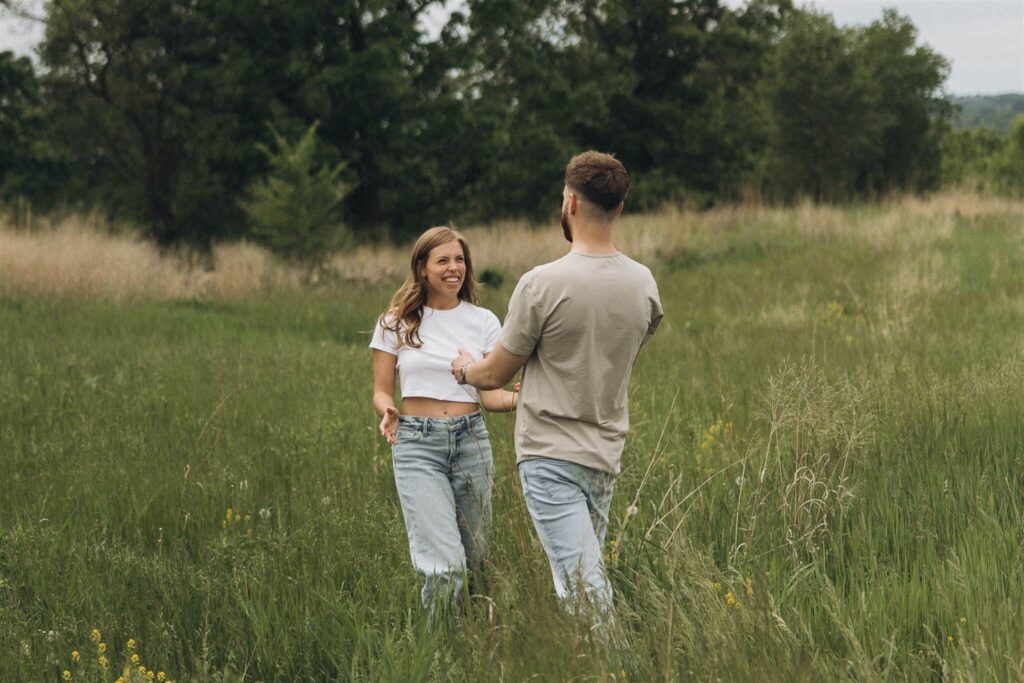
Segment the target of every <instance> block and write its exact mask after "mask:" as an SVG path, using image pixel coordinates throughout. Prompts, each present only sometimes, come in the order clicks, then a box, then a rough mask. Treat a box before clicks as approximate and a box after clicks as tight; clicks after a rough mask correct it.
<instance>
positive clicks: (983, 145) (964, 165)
mask: <svg viewBox="0 0 1024 683" xmlns="http://www.w3.org/2000/svg"><path fill="white" fill-rule="evenodd" d="M1005 146H1006V136H1005V135H1002V134H1000V133H999V131H997V130H995V129H994V128H974V129H968V130H954V131H952V132H951V133H950V134H949V135H947V136H946V137H945V138H944V139H943V141H942V184H943V185H945V186H957V185H965V186H969V187H972V188H973V189H975V190H978V191H985V190H987V189H990V188H992V187H993V181H995V179H996V167H997V166H998V164H999V162H1000V161H1001V159H1002V154H1003V150H1004V148H1005Z"/></svg>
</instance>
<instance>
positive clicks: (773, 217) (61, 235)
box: [0, 194, 1024, 315]
mask: <svg viewBox="0 0 1024 683" xmlns="http://www.w3.org/2000/svg"><path fill="white" fill-rule="evenodd" d="M992 213H1005V214H1009V215H1013V216H1020V217H1021V219H1022V224H1024V204H1021V203H1019V202H1012V201H1007V200H1001V199H995V198H989V197H980V196H977V195H970V194H944V195H939V196H936V197H932V198H914V197H907V198H901V199H897V200H894V201H893V202H892V203H890V204H887V205H885V206H884V210H882V209H879V210H870V209H869V210H866V211H854V212H851V211H849V210H847V209H842V208H837V207H831V206H815V205H813V204H809V203H807V204H802V205H799V206H797V207H796V208H789V209H780V208H769V207H759V206H733V207H723V208H719V209H715V210H712V211H707V212H703V213H696V212H693V211H685V210H679V209H674V208H667V209H665V210H662V211H660V212H658V213H652V214H642V215H631V216H626V217H624V218H623V219H622V220H621V222H620V224H619V226H618V227H617V230H616V232H617V235H616V240H617V243H618V246H619V248H620V249H622V250H623V251H624V252H625V253H628V254H630V255H632V256H634V257H635V258H638V259H639V260H641V261H644V262H648V263H653V262H656V261H657V260H658V259H660V258H661V257H663V256H665V255H671V254H675V253H679V252H680V251H682V250H694V251H699V250H705V249H714V248H716V247H717V246H720V245H723V244H726V243H728V242H729V241H730V240H735V239H736V238H737V237H741V238H742V237H749V238H757V237H758V236H759V235H769V234H779V233H780V232H782V233H785V232H790V231H792V232H795V233H796V234H797V235H800V236H804V237H810V238H814V239H817V238H823V239H827V238H842V239H853V240H856V241H858V242H861V243H867V244H869V245H871V246H872V247H874V248H877V249H879V250H888V249H899V250H901V251H905V252H906V253H907V255H908V256H913V258H912V259H911V261H910V262H908V265H907V269H906V270H904V271H901V272H900V273H898V274H897V275H896V281H895V283H894V289H895V291H897V292H899V294H900V296H899V297H898V298H900V299H901V300H906V299H908V298H909V295H910V294H911V293H912V292H914V291H916V290H918V289H920V288H921V287H924V288H925V289H930V288H932V287H933V286H934V284H935V283H934V282H932V281H931V280H930V278H929V277H922V276H921V275H920V271H919V267H918V265H917V263H916V261H917V257H919V256H920V255H921V253H922V251H928V250H929V249H930V248H932V247H934V246H935V245H936V244H939V243H941V242H942V241H943V240H944V239H946V238H947V237H948V236H949V235H950V234H951V233H952V230H953V226H954V224H955V222H956V219H957V218H958V217H968V218H970V217H976V216H979V215H982V214H992ZM20 222H21V221H19V223H20ZM30 228H31V229H26V228H25V227H24V226H23V225H22V226H19V227H15V224H14V223H13V222H12V221H11V220H7V221H3V220H0V292H2V293H7V294H49V295H82V296H104V297H111V298H114V299H123V298H133V297H138V298H220V297H240V296H247V295H253V294H258V293H260V292H265V291H267V290H269V289H280V288H298V287H300V286H301V277H300V274H299V273H297V272H295V271H293V270H290V269H288V268H286V267H284V266H282V265H280V264H279V263H277V262H275V261H274V259H272V258H271V257H270V255H269V254H268V253H267V252H266V251H265V250H263V249H261V248H260V247H257V246H254V245H252V244H248V243H234V244H223V245H220V246H218V247H217V248H216V249H215V252H214V268H213V270H207V269H205V268H201V267H200V268H197V267H194V265H190V264H189V263H187V262H186V261H185V260H183V259H182V258H179V257H175V256H169V255H165V254H161V253H160V252H159V251H158V250H157V249H156V248H154V247H153V246H152V245H151V244H149V243H147V242H145V241H143V240H141V239H139V238H137V237H134V236H131V234H130V233H123V234H111V233H110V231H109V230H108V226H106V225H104V224H103V223H102V221H101V220H100V219H98V218H96V217H91V216H71V217H68V218H64V219H60V220H54V221H49V220H47V219H45V218H43V219H39V218H36V219H33V220H32V225H31V226H30ZM463 232H464V234H465V235H466V237H467V239H468V240H469V242H470V244H471V245H472V248H473V257H474V261H475V263H476V264H477V267H478V269H480V270H482V269H483V268H498V269H500V270H503V271H506V272H509V273H511V274H513V275H516V276H518V275H519V274H521V273H523V272H525V271H526V270H528V269H530V268H532V267H533V266H534V265H536V264H538V263H544V262H546V261H550V260H552V259H555V258H558V257H559V256H560V255H562V254H564V253H565V248H566V245H565V241H564V240H563V238H562V234H561V231H560V230H559V229H557V228H555V227H554V226H550V227H544V228H533V227H530V226H529V225H528V224H526V223H525V222H517V221H503V222H498V223H495V224H492V225H489V226H486V227H469V228H465V229H463ZM408 251H409V245H408V244H402V245H398V246H392V245H373V246H360V247H357V248H353V249H350V250H348V251H346V252H343V253H339V254H337V255H336V256H334V258H332V259H331V260H330V262H329V266H328V267H329V269H331V270H332V271H333V274H334V275H335V276H336V279H339V280H342V281H350V280H363V281H371V282H378V281H383V280H392V279H397V278H400V277H401V276H402V275H403V274H404V273H405V270H406V268H407V267H408V265H407V258H408ZM792 313H794V312H793V311H788V312H786V315H790V314H792Z"/></svg>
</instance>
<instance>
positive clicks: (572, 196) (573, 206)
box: [569, 192, 580, 215]
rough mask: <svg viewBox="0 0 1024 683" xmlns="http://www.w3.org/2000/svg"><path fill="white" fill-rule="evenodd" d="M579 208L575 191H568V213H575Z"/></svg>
mask: <svg viewBox="0 0 1024 683" xmlns="http://www.w3.org/2000/svg"><path fill="white" fill-rule="evenodd" d="M579 210H580V204H579V199H577V197H576V193H575V192H570V193H569V213H570V214H571V215H575V214H576V212H577V211H579Z"/></svg>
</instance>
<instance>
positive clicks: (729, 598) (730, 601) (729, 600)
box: [725, 591, 736, 607]
mask: <svg viewBox="0 0 1024 683" xmlns="http://www.w3.org/2000/svg"><path fill="white" fill-rule="evenodd" d="M725 604H727V605H729V606H730V607H732V606H733V605H735V604H736V596H735V595H733V594H732V591H729V592H728V593H726V594H725Z"/></svg>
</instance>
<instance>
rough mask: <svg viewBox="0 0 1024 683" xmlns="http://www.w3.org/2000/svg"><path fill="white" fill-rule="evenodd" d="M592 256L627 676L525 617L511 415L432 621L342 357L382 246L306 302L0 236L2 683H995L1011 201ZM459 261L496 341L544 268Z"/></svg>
mask: <svg viewBox="0 0 1024 683" xmlns="http://www.w3.org/2000/svg"><path fill="white" fill-rule="evenodd" d="M425 227H426V226H425ZM618 231H619V234H620V236H621V239H620V248H621V249H622V250H623V251H625V252H626V253H629V254H631V255H633V256H635V257H636V258H638V259H640V260H642V261H644V262H646V263H648V264H649V265H650V266H651V268H652V270H653V272H654V273H655V276H656V278H657V280H658V282H659V286H660V289H661V296H662V300H663V303H664V307H665V311H666V319H665V321H664V323H663V325H662V326H661V329H660V330H659V332H658V334H657V336H656V337H655V338H654V339H653V340H652V342H651V343H650V344H649V345H648V346H647V347H646V348H645V349H644V350H643V352H642V353H641V356H640V358H639V360H638V362H637V364H636V366H635V370H634V373H633V379H632V383H631V388H630V401H631V405H630V407H631V422H632V429H631V434H630V438H629V440H628V442H627V447H626V453H625V455H624V461H623V462H624V471H623V474H622V476H621V478H620V480H619V482H618V484H617V488H616V493H615V499H614V502H613V506H612V515H611V525H610V529H609V539H610V540H609V542H608V544H607V547H606V550H607V557H606V559H607V565H608V568H609V572H610V575H611V578H612V582H613V586H614V590H615V593H616V604H617V615H618V627H619V628H620V630H621V637H622V638H623V640H624V641H625V642H626V643H628V646H627V647H625V648H623V649H622V650H614V649H610V648H609V647H608V646H607V645H606V644H605V643H604V642H603V641H602V640H601V639H600V638H599V637H597V636H595V635H594V634H593V633H592V632H591V631H590V630H589V629H588V627H587V624H586V622H585V621H582V620H576V619H574V618H572V617H571V616H570V615H568V614H567V613H565V612H564V611H563V610H561V609H560V607H559V605H558V604H557V603H556V601H555V599H554V595H553V589H552V584H551V576H550V571H549V568H548V565H547V562H546V559H545V557H544V555H543V552H542V550H541V548H540V545H539V543H538V541H537V539H536V536H535V534H534V531H533V528H532V525H531V523H530V520H529V517H528V515H527V514H526V511H525V508H524V506H523V503H522V500H521V492H520V490H519V485H518V480H517V478H516V476H515V471H514V453H513V446H512V441H511V436H512V419H513V418H512V417H511V416H507V415H498V414H495V415H489V416H488V418H487V420H488V427H489V430H490V433H491V437H492V442H493V445H494V453H495V460H496V466H497V475H496V482H495V503H494V505H495V508H494V509H495V518H494V527H493V535H492V548H493V550H492V553H491V556H490V562H489V577H490V585H489V591H488V596H487V598H486V599H483V598H482V599H478V600H476V601H474V602H473V603H472V604H471V605H470V607H469V608H468V609H467V610H466V612H465V613H464V614H462V615H461V616H459V617H458V618H456V619H454V620H453V621H452V622H451V623H450V624H447V625H446V626H445V627H444V628H436V629H432V630H431V629H428V628H427V624H426V619H425V614H424V612H423V610H422V609H421V608H420V606H419V602H418V593H419V578H418V577H417V576H416V575H415V574H414V573H413V571H412V569H411V566H410V563H409V559H408V547H407V543H406V538H405V532H404V528H403V524H402V519H401V512H400V509H399V506H398V502H397V498H396V494H395V491H394V483H393V479H392V468H391V459H390V450H389V448H388V447H387V445H386V444H385V443H384V441H383V440H382V439H381V437H380V436H379V434H378V433H377V429H376V425H377V418H376V417H375V415H374V413H373V410H372V406H371V403H370V398H371V384H372V376H371V369H370V353H369V351H368V350H367V348H366V345H367V343H368V341H369V330H370V329H371V326H372V324H373V321H374V320H375V318H376V316H377V315H378V314H379V313H380V311H381V310H382V308H383V307H384V305H385V303H386V300H387V298H388V297H389V295H390V293H391V292H392V291H393V289H394V288H395V287H396V285H397V283H398V278H399V277H401V275H402V273H403V268H404V267H405V259H406V251H405V248H403V247H398V248H389V247H378V248H375V247H369V246H367V247H361V248H359V249H357V250H354V251H353V252H350V253H348V254H345V255H341V256H339V257H337V258H336V259H335V260H334V261H332V271H331V272H332V273H333V275H332V276H331V277H330V278H325V280H324V281H323V282H321V283H320V284H318V285H317V286H314V287H309V286H302V285H301V284H299V282H298V281H297V278H296V277H294V276H293V275H292V274H290V273H289V272H288V270H287V269H284V268H282V267H281V266H278V265H275V264H274V263H273V262H272V261H271V260H270V259H269V257H267V256H266V254H265V253H263V252H261V251H260V250H258V249H257V248H255V247H252V246H247V245H232V246H227V247H224V248H222V249H220V250H219V251H218V252H217V254H216V261H217V264H218V268H217V270H215V271H213V272H209V273H207V272H195V271H191V272H190V271H185V270H183V269H182V268H181V267H180V266H179V265H175V264H174V263H173V262H171V261H168V260H167V259H164V258H162V257H160V256H159V254H157V253H156V252H154V251H153V250H152V249H150V248H149V247H147V246H146V245H144V244H142V243H140V242H138V241H135V240H133V239H131V238H130V237H126V236H124V235H121V236H116V235H115V236H111V235H105V234H103V233H102V232H101V231H100V230H99V228H98V227H97V226H95V225H93V226H90V225H84V226H83V225H77V224H76V225H67V224H64V225H53V226H43V227H42V228H38V229H35V230H25V229H16V228H14V227H10V226H8V227H6V228H2V229H0V473H2V478H3V486H0V681H37V680H40V681H47V680H51V681H52V680H61V679H62V677H66V675H65V672H67V675H70V676H71V678H72V680H83V681H101V680H102V681H114V680H115V679H116V678H117V677H118V676H120V675H122V671H123V669H124V667H126V666H128V667H130V668H131V670H132V671H134V672H135V674H134V675H135V676H136V678H139V677H142V676H144V674H139V673H138V671H137V669H138V667H139V666H142V667H144V669H145V670H147V671H152V672H153V676H154V678H158V677H159V674H163V677H164V678H165V679H168V680H176V681H189V680H191V681H235V680H282V681H284V680H286V681H293V680H312V681H325V680H344V681H348V680H353V681H377V680H388V681H426V680H444V681H478V680H487V681H490V680H500V681H525V680H538V681H549V680H550V681H569V680H573V681H591V680H599V681H613V680H614V681H623V680H645V681H646V680H707V681H715V680H721V681H820V680H869V681H871V680H879V681H897V680H898V681H903V680H911V681H925V680H927V681H936V680H944V681H946V680H954V681H970V680H1007V681H1010V680H1022V679H1024V568H1022V563H1021V554H1022V543H1024V418H1022V416H1024V203H1021V202H1009V201H1002V200H996V199H991V198H984V197H978V196H973V195H958V194H946V195H940V196H937V197H934V198H930V199H894V200H891V201H888V202H885V203H881V204H871V205H866V204H865V205H854V206H850V207H843V208H835V207H827V206H817V207H816V206H811V205H804V206H799V207H795V208H791V209H771V208H760V207H738V208H725V209H717V210H713V211H709V212H704V213H693V212H686V211H666V212H663V213H659V214H652V215H642V216H630V217H627V218H626V219H625V220H623V222H622V224H621V225H620V226H619V227H618ZM466 233H467V235H468V237H469V240H470V244H471V245H472V246H473V247H474V258H475V260H476V263H477V267H478V270H483V269H484V268H488V269H489V270H490V273H489V280H490V282H491V284H490V286H488V287H486V288H485V290H484V296H483V304H484V305H486V306H488V307H490V308H492V309H493V310H494V311H495V312H496V313H497V314H498V315H499V316H502V315H503V314H504V312H505V306H506V302H507V300H508V297H509V295H510V293H511V291H512V288H513V287H514V285H515V282H516V279H517V277H518V276H519V275H520V274H521V273H522V272H523V271H524V270H525V269H527V268H529V267H530V266H532V265H533V264H536V263H540V262H543V261H545V260H550V259H551V258H555V257H557V256H558V255H560V254H561V253H562V252H563V251H564V250H565V244H564V242H562V241H561V235H560V230H559V229H558V228H557V226H555V225H552V226H549V227H546V228H540V229H530V228H528V227H527V226H524V225H518V224H511V223H510V224H504V225H497V226H492V227H489V228H473V229H469V230H467V231H466ZM492 613H493V618H491V616H490V615H491V614H492ZM94 629H95V630H96V632H94ZM130 639H131V641H132V642H131V647H129V640H130ZM101 643H102V645H103V647H102V648H101V647H100V644H101ZM101 650H102V652H101ZM73 652H74V653H77V654H78V657H77V659H76V658H74V657H73V656H72V653H73ZM133 656H134V657H137V659H138V661H137V662H136V661H133ZM101 658H103V659H102V662H103V663H105V666H103V665H102V664H101ZM139 679H140V680H142V679H141V678H139ZM145 680H149V679H148V678H145Z"/></svg>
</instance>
